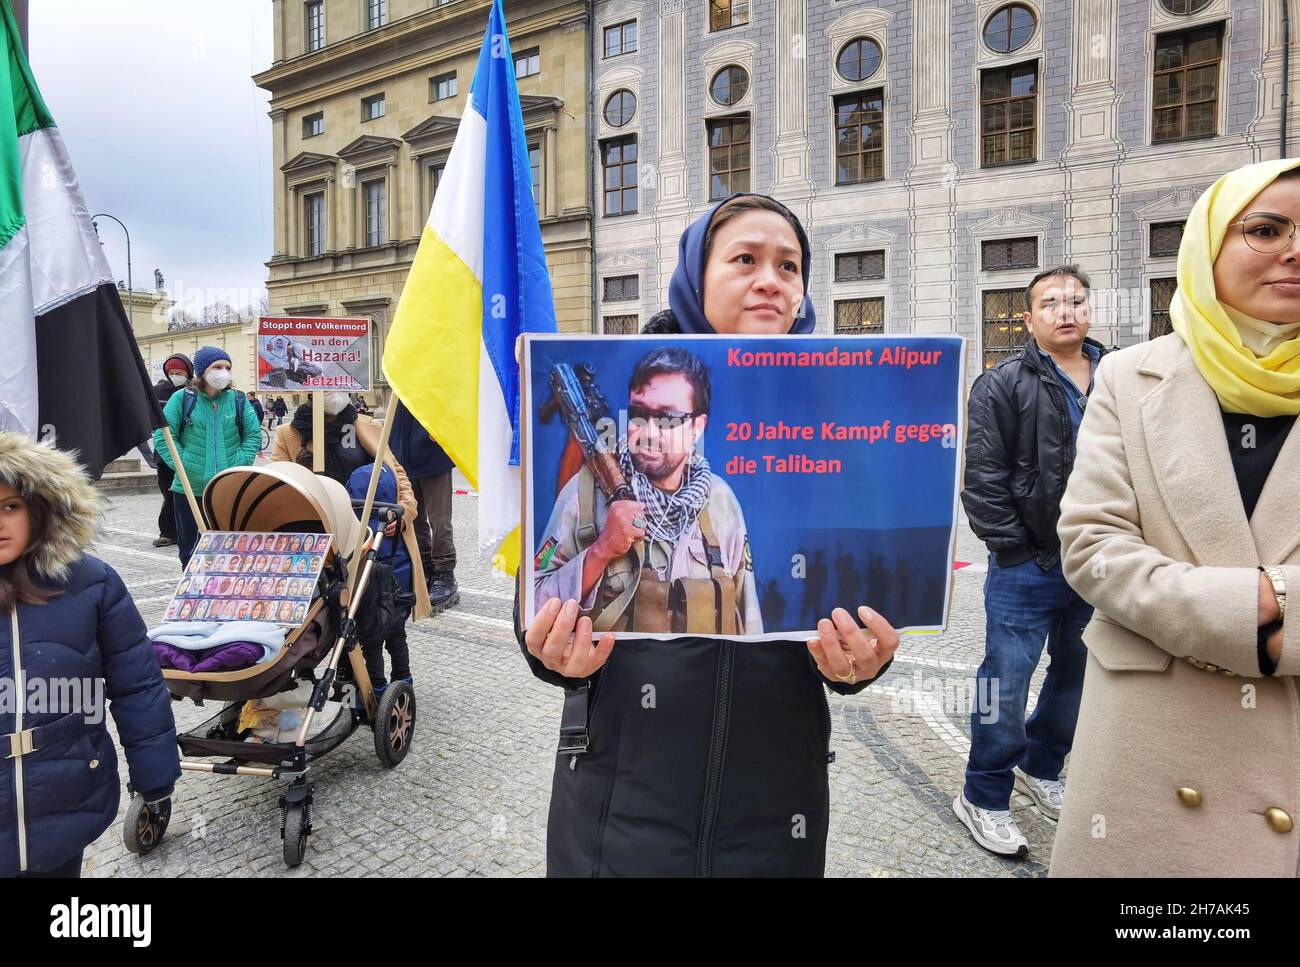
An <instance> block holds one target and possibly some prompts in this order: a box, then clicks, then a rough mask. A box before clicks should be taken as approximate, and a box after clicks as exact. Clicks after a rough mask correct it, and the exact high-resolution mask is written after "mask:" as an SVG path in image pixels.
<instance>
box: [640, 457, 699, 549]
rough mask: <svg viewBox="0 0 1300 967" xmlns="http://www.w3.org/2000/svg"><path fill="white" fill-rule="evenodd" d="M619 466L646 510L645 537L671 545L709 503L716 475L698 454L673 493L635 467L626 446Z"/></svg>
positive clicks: (692, 459) (687, 465)
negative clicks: (656, 484) (653, 481)
mask: <svg viewBox="0 0 1300 967" xmlns="http://www.w3.org/2000/svg"><path fill="white" fill-rule="evenodd" d="M618 463H619V466H620V467H621V468H622V470H623V476H624V477H625V478H626V479H627V480H628V482H629V483H630V484H631V485H632V492H633V493H634V494H636V499H637V501H638V502H639V503H640V504H641V506H642V507H644V508H645V511H646V536H647V537H649V538H650V539H651V540H655V541H664V542H665V543H667V544H669V545H670V546H672V545H676V543H677V542H678V541H679V540H681V537H682V535H683V534H685V533H686V530H687V528H689V527H690V526H691V525H692V524H694V523H695V521H696V519H697V518H698V517H699V516H700V512H701V511H702V510H704V507H705V505H707V504H708V502H709V491H710V489H711V488H712V486H713V472H712V470H710V468H709V461H708V459H707V458H706V457H705V456H704V454H702V453H700V452H699V451H696V452H695V453H694V454H693V455H692V456H691V459H690V461H689V462H688V463H687V464H686V472H685V473H684V474H683V475H682V484H681V486H680V487H678V488H677V490H676V491H675V492H673V493H671V494H670V493H668V492H667V491H663V490H660V489H659V488H658V487H656V486H655V485H654V484H652V483H651V482H650V479H649V478H648V477H646V475H645V474H643V473H642V472H641V471H640V470H637V469H636V467H635V466H634V465H633V464H632V454H631V453H629V452H628V449H627V444H626V443H624V444H623V445H622V446H620V447H619V450H618Z"/></svg>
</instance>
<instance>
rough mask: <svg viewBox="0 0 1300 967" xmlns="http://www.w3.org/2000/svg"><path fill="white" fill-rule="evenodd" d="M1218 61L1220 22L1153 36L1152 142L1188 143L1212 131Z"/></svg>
mask: <svg viewBox="0 0 1300 967" xmlns="http://www.w3.org/2000/svg"><path fill="white" fill-rule="evenodd" d="M1222 58H1223V27H1222V25H1221V24H1214V25H1213V26H1210V27H1199V28H1197V29H1196V30H1185V31H1182V32H1180V33H1176V34H1161V35H1160V36H1159V37H1157V38H1156V60H1155V65H1154V73H1153V75H1152V88H1151V90H1152V99H1151V107H1152V111H1153V114H1152V117H1151V140H1152V142H1156V143H1158V142H1161V141H1190V140H1192V139H1194V138H1207V137H1211V136H1213V135H1214V134H1216V133H1217V129H1218V120H1217V119H1218V115H1219V63H1220V61H1221V60H1222Z"/></svg>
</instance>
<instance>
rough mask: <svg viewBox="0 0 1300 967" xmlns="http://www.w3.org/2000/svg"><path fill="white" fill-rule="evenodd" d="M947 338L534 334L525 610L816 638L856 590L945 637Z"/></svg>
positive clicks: (529, 364) (957, 404)
mask: <svg viewBox="0 0 1300 967" xmlns="http://www.w3.org/2000/svg"><path fill="white" fill-rule="evenodd" d="M964 359H965V348H964V339H962V338H961V337H957V336H807V337H779V338H771V337H738V336H618V337H616V336H572V335H565V334H559V335H536V336H529V337H527V339H526V342H525V348H524V359H523V363H524V379H523V388H522V393H523V399H522V404H521V405H522V413H523V417H522V420H521V422H522V424H523V426H522V433H523V440H522V454H523V466H524V508H523V514H524V524H523V529H522V534H523V548H522V551H523V554H522V564H521V568H522V570H523V572H524V573H523V578H522V581H523V589H524V598H523V602H522V607H521V613H522V615H523V619H524V621H525V624H527V623H528V622H530V621H531V618H532V616H533V615H534V614H535V613H536V610H537V609H538V608H540V607H541V606H542V605H544V604H545V603H546V602H547V601H548V600H550V599H552V598H560V599H561V600H569V599H574V600H577V601H579V603H580V605H581V608H582V613H583V614H586V615H589V616H590V617H591V618H592V621H593V624H594V626H595V628H596V630H597V631H598V632H602V631H607V630H608V631H613V632H615V633H616V634H619V635H620V636H623V637H652V638H670V637H673V636H676V635H682V634H704V635H710V636H716V637H735V638H738V639H746V640H776V639H788V638H800V637H805V636H812V635H813V634H815V628H816V624H817V621H818V620H819V619H821V618H823V617H827V616H829V614H830V612H831V611H832V610H833V608H835V607H837V606H844V607H848V608H849V609H850V610H851V611H853V610H855V609H856V607H857V606H858V605H862V604H867V605H869V606H871V607H873V608H875V609H876V610H877V611H879V612H880V613H881V614H882V615H884V616H885V617H886V618H887V619H888V620H889V621H890V622H891V623H892V624H893V625H894V626H895V627H896V628H899V629H900V630H904V631H908V632H912V633H918V632H937V631H941V630H942V629H943V628H944V626H945V624H946V621H947V615H948V609H949V602H950V598H951V592H952V555H953V548H954V543H955V538H956V521H957V509H958V493H959V490H960V474H961V454H962V447H963V441H964V433H965V427H964V417H965V405H964V397H965V375H964Z"/></svg>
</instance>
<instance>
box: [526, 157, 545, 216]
mask: <svg viewBox="0 0 1300 967" xmlns="http://www.w3.org/2000/svg"><path fill="white" fill-rule="evenodd" d="M528 171H529V173H530V175H531V176H532V182H533V205H534V206H536V207H537V209H538V211H540V210H541V207H542V146H541V144H540V143H538V142H534V143H532V144H530V145H529V146H528Z"/></svg>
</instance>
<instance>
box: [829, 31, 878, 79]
mask: <svg viewBox="0 0 1300 967" xmlns="http://www.w3.org/2000/svg"><path fill="white" fill-rule="evenodd" d="M835 69H836V70H837V71H839V72H840V76H841V77H843V78H844V79H845V80H846V81H865V80H866V79H867V78H868V77H870V76H871V75H872V74H874V73H875V72H876V71H877V70H879V69H880V45H879V44H878V43H876V42H875V41H874V40H872V39H871V38H870V37H855V38H854V39H853V40H850V41H849V42H848V43H847V44H845V45H844V46H843V47H841V48H840V54H839V56H838V57H836V58H835Z"/></svg>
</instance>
